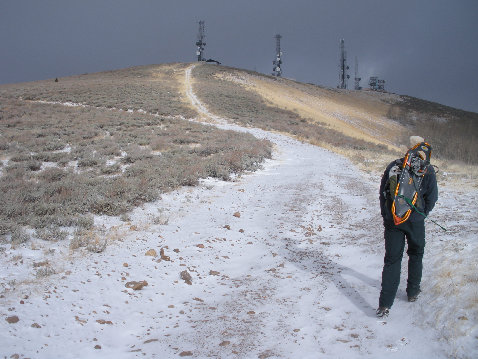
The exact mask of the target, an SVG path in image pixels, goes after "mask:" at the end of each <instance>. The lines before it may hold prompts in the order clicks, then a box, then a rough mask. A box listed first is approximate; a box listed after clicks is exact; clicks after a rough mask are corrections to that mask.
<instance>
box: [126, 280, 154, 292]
mask: <svg viewBox="0 0 478 359" xmlns="http://www.w3.org/2000/svg"><path fill="white" fill-rule="evenodd" d="M147 285H148V282H146V281H145V280H142V281H141V282H136V281H131V282H127V283H126V284H125V285H124V286H125V287H126V288H131V289H133V290H141V289H143V287H146V286H147Z"/></svg>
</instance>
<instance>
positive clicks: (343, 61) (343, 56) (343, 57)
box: [337, 39, 350, 89]
mask: <svg viewBox="0 0 478 359" xmlns="http://www.w3.org/2000/svg"><path fill="white" fill-rule="evenodd" d="M339 67H340V73H339V85H338V86H337V88H340V89H346V88H347V79H349V78H350V76H349V75H347V70H348V69H349V67H348V66H347V52H346V51H345V43H344V39H342V40H340V64H339Z"/></svg>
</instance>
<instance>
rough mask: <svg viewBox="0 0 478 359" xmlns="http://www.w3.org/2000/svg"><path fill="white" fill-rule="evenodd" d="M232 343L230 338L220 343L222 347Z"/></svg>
mask: <svg viewBox="0 0 478 359" xmlns="http://www.w3.org/2000/svg"><path fill="white" fill-rule="evenodd" d="M229 344H231V342H230V341H229V340H224V341H223V342H222V343H221V344H219V346H220V347H225V346H226V345H229Z"/></svg>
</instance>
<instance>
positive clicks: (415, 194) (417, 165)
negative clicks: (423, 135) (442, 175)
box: [385, 142, 432, 225]
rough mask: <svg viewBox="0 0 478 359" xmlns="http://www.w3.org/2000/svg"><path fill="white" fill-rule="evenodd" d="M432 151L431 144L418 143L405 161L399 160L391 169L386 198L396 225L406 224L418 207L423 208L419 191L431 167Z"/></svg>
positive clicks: (408, 153)
mask: <svg viewBox="0 0 478 359" xmlns="http://www.w3.org/2000/svg"><path fill="white" fill-rule="evenodd" d="M431 151H432V147H431V146H430V144H428V143H426V142H421V143H418V144H416V145H415V146H414V147H412V148H411V149H409V150H408V151H407V153H406V155H405V157H404V159H403V161H402V160H397V163H396V164H395V165H394V166H392V168H391V169H390V172H389V178H388V181H387V186H386V192H388V193H387V196H386V197H385V198H387V201H388V203H387V204H388V205H389V207H388V208H390V209H391V212H392V216H393V222H394V223H395V225H399V224H401V223H404V222H406V221H407V220H408V218H409V217H410V214H411V213H412V209H416V206H418V207H423V203H421V202H422V201H423V199H422V198H421V195H420V194H419V190H420V185H421V183H422V180H423V177H424V176H425V174H426V172H427V169H428V166H429V165H430V156H431Z"/></svg>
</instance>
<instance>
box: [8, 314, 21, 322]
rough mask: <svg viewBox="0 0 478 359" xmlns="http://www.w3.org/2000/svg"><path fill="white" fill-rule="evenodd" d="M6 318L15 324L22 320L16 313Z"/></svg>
mask: <svg viewBox="0 0 478 359" xmlns="http://www.w3.org/2000/svg"><path fill="white" fill-rule="evenodd" d="M5 320H6V321H7V322H8V323H9V324H15V323H18V322H19V321H20V319H18V317H17V316H16V315H13V316H11V317H7V318H5Z"/></svg>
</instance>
